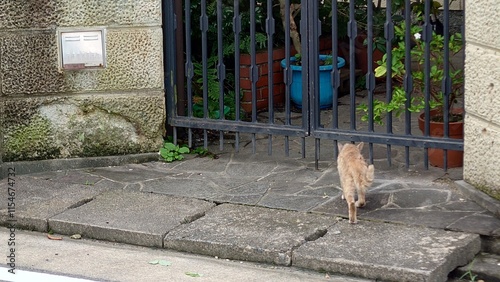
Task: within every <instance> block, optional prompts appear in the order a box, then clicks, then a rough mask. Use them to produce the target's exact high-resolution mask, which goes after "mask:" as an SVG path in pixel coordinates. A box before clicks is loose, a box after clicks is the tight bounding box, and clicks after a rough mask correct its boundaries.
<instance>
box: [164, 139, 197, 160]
mask: <svg viewBox="0 0 500 282" xmlns="http://www.w3.org/2000/svg"><path fill="white" fill-rule="evenodd" d="M189 151H190V150H189V148H188V147H185V146H182V147H180V146H179V145H175V144H174V143H171V142H165V144H164V145H163V147H162V148H161V149H160V156H161V157H162V158H163V159H164V160H165V161H166V162H169V163H171V162H173V161H180V160H183V159H184V155H183V154H188V153H189Z"/></svg>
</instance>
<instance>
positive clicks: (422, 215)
mask: <svg viewBox="0 0 500 282" xmlns="http://www.w3.org/2000/svg"><path fill="white" fill-rule="evenodd" d="M474 213H475V212H464V211H441V210H422V209H398V208H388V209H378V210H375V211H372V212H368V213H366V214H363V215H362V216H361V218H363V219H375V220H378V221H385V222H394V223H400V224H407V225H420V226H427V227H432V228H440V229H445V228H447V227H448V226H449V225H451V224H453V223H454V222H456V221H457V220H459V219H461V218H464V217H466V216H470V215H473V214H474ZM455 230H457V229H455ZM460 231H464V230H460Z"/></svg>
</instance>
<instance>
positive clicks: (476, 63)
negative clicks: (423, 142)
mask: <svg viewBox="0 0 500 282" xmlns="http://www.w3.org/2000/svg"><path fill="white" fill-rule="evenodd" d="M465 5H466V8H465V12H466V14H465V19H466V28H465V30H466V39H467V42H466V48H465V54H466V55H465V58H466V59H465V108H466V112H467V114H466V117H465V128H464V131H465V140H464V143H465V144H464V146H465V147H464V153H465V155H464V180H465V181H467V182H468V183H470V184H472V185H474V186H475V187H476V188H477V189H479V190H481V191H483V192H485V193H487V194H489V195H490V196H492V197H493V198H496V199H498V200H500V21H498V18H499V17H500V9H499V8H500V5H499V3H498V0H484V1H465ZM492 7H496V8H493V9H492Z"/></svg>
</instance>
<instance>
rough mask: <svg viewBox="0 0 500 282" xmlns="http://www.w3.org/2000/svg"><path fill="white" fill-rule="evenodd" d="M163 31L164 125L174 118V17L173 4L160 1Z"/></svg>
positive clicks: (163, 0)
mask: <svg viewBox="0 0 500 282" xmlns="http://www.w3.org/2000/svg"><path fill="white" fill-rule="evenodd" d="M162 22H163V25H162V29H163V54H164V55H163V56H164V57H163V70H164V81H163V83H164V88H165V103H166V104H165V107H166V109H167V118H166V121H167V123H166V125H168V124H169V123H170V122H171V119H172V118H173V117H174V116H175V92H176V91H175V90H176V81H175V75H176V74H175V16H174V3H173V1H171V0H162Z"/></svg>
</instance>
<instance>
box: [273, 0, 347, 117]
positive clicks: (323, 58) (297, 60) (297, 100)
mask: <svg viewBox="0 0 500 282" xmlns="http://www.w3.org/2000/svg"><path fill="white" fill-rule="evenodd" d="M328 5H331V1H323V2H322V6H321V7H322V8H323V9H320V11H323V13H322V14H324V11H328V8H326V9H325V7H328ZM330 7H331V6H330ZM286 9H290V38H291V40H292V43H293V47H294V49H295V51H296V52H297V53H296V54H295V55H294V56H293V57H291V58H290V59H289V62H290V65H289V66H287V64H288V62H287V59H283V60H282V61H281V66H282V67H283V68H287V67H290V69H291V70H292V83H291V85H290V99H291V101H292V102H293V103H294V105H295V106H296V107H298V108H302V65H301V59H302V56H301V40H300V33H299V31H298V28H297V24H296V23H295V17H296V16H297V15H298V14H299V11H300V4H298V3H297V4H293V3H291V4H290V6H289V7H287V6H286V3H285V0H280V13H281V19H282V21H283V26H286V24H285V20H286ZM329 11H331V8H330V10H329ZM332 58H333V57H332V56H331V55H319V57H318V60H319V106H320V108H322V109H324V108H328V107H331V106H332V101H333V88H332V86H331V78H330V73H331V71H332V69H333V65H332V62H333V59H332ZM344 65H345V60H344V59H343V58H340V57H338V58H337V68H341V67H343V66H344Z"/></svg>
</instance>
